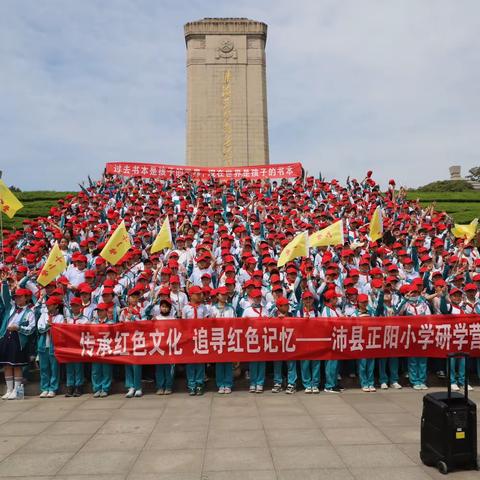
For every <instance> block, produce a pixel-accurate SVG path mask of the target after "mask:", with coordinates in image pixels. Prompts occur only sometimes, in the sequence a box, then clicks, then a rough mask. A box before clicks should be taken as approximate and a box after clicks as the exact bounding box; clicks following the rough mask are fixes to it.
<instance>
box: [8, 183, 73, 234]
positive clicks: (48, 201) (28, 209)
mask: <svg viewBox="0 0 480 480" xmlns="http://www.w3.org/2000/svg"><path fill="white" fill-rule="evenodd" d="M69 193H75V192H48V191H35V192H20V193H15V196H16V197H17V198H18V199H19V200H20V201H21V202H22V203H23V208H22V209H21V210H19V211H18V212H17V214H16V215H15V216H14V217H13V218H12V219H11V220H10V219H9V218H8V217H7V216H5V215H3V216H2V217H3V227H4V228H5V229H11V228H14V227H16V228H19V227H21V226H22V223H23V221H24V220H25V219H26V218H36V217H45V216H47V215H48V214H49V213H50V208H51V207H53V206H55V205H57V202H58V200H59V199H60V198H65V196H66V195H67V194H69Z"/></svg>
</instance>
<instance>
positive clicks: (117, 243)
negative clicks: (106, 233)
mask: <svg viewBox="0 0 480 480" xmlns="http://www.w3.org/2000/svg"><path fill="white" fill-rule="evenodd" d="M131 247H132V244H131V243H130V237H129V236H128V232H127V229H126V227H125V222H123V221H122V223H121V224H120V225H119V226H118V227H117V228H116V229H115V231H114V232H113V234H112V236H111V237H110V240H109V241H108V242H107V244H106V245H105V246H104V247H103V250H102V251H101V252H100V256H101V257H103V258H104V259H105V260H106V261H107V262H108V263H110V264H111V265H116V264H117V263H118V261H119V260H120V259H121V258H122V257H123V256H124V255H125V254H126V253H127V252H128V251H129V250H130V248H131Z"/></svg>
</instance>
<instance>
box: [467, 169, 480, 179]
mask: <svg viewBox="0 0 480 480" xmlns="http://www.w3.org/2000/svg"><path fill="white" fill-rule="evenodd" d="M468 173H469V174H470V175H467V178H468V179H469V180H473V181H474V182H480V167H473V168H471V169H470V170H469V171H468Z"/></svg>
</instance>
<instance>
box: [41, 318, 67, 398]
mask: <svg viewBox="0 0 480 480" xmlns="http://www.w3.org/2000/svg"><path fill="white" fill-rule="evenodd" d="M48 317H49V315H48V313H47V312H44V313H42V315H40V318H39V319H38V324H37V330H38V338H37V351H38V360H39V364H40V390H41V391H42V392H57V391H58V388H59V386H60V375H59V366H58V362H57V359H56V358H55V354H54V348H53V341H52V338H51V336H50V324H49V323H48ZM51 323H63V315H53V316H52V318H51Z"/></svg>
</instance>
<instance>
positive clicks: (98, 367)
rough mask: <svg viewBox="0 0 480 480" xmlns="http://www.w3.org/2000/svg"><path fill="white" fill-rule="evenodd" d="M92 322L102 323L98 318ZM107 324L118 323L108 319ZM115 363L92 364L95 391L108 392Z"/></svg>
mask: <svg viewBox="0 0 480 480" xmlns="http://www.w3.org/2000/svg"><path fill="white" fill-rule="evenodd" d="M92 323H95V324H100V321H98V319H97V320H96V321H94V322H92ZM104 323H106V324H114V323H116V322H115V321H114V320H106V321H105V322H104ZM112 378H113V365H111V364H109V363H93V364H92V389H93V392H94V393H96V392H105V393H108V392H109V391H110V388H111V386H112Z"/></svg>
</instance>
